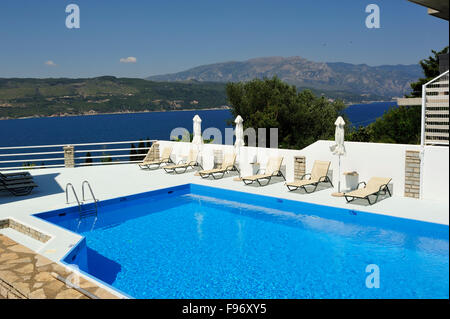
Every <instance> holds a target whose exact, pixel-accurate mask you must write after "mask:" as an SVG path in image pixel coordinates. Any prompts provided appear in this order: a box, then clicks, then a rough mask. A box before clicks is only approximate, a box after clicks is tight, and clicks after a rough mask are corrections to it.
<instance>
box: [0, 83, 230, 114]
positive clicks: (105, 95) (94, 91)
mask: <svg viewBox="0 0 450 319" xmlns="http://www.w3.org/2000/svg"><path fill="white" fill-rule="evenodd" d="M225 104H226V93H225V85H224V84H223V83H208V82H189V83H172V82H170V83H166V82H152V81H147V80H144V79H133V78H116V77H113V76H102V77H97V78H88V79H65V78H61V79H22V78H13V79H4V78H0V119H6V118H18V117H37V116H62V115H80V114H96V113H115V112H146V111H172V110H182V109H204V108H218V107H222V106H223V105H225Z"/></svg>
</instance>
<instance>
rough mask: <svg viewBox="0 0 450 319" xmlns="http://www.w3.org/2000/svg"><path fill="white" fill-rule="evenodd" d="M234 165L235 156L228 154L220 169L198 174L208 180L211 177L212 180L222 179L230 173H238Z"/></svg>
mask: <svg viewBox="0 0 450 319" xmlns="http://www.w3.org/2000/svg"><path fill="white" fill-rule="evenodd" d="M235 163H236V154H234V153H230V154H226V155H225V157H224V159H223V163H222V165H221V167H220V168H215V169H210V170H203V171H200V172H198V173H199V174H200V176H201V177H202V178H208V177H210V176H212V177H213V178H214V179H220V178H223V176H224V175H225V174H226V173H228V172H231V171H239V170H238V169H237V167H236V166H235Z"/></svg>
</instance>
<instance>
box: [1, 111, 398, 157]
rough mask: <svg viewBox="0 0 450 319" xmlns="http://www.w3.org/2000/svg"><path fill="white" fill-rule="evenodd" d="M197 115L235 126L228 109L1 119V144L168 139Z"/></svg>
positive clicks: (206, 122)
mask: <svg viewBox="0 0 450 319" xmlns="http://www.w3.org/2000/svg"><path fill="white" fill-rule="evenodd" d="M392 107H397V104H396V103H395V102H376V103H370V104H355V105H351V106H349V107H348V108H346V110H345V113H346V115H347V116H348V118H349V120H350V122H351V124H350V125H353V126H356V127H357V126H366V125H368V124H370V123H372V122H374V121H375V120H376V119H377V118H379V117H381V116H382V115H383V113H384V112H386V111H387V110H389V109H390V108H392ZM196 114H198V115H199V116H200V118H201V119H202V129H206V128H209V127H215V128H218V129H219V130H220V131H221V132H222V135H223V136H225V135H224V132H225V128H227V127H232V125H231V124H229V123H230V122H231V121H232V114H231V112H230V110H227V109H224V110H202V111H174V112H147V113H125V114H100V115H83V116H67V117H45V118H27V119H13V120H0V147H7V146H27V145H33V146H34V145H56V144H78V143H95V142H115V141H137V140H141V139H156V140H158V139H166V140H167V139H170V133H171V131H172V130H173V129H174V128H178V127H181V128H186V129H188V130H189V131H192V118H193V117H194V116H195V115H196ZM244 121H245V119H244ZM0 153H2V152H1V150H0Z"/></svg>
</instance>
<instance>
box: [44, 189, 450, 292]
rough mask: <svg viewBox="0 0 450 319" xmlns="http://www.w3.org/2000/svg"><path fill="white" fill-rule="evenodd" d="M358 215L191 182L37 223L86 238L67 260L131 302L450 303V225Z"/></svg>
mask: <svg viewBox="0 0 450 319" xmlns="http://www.w3.org/2000/svg"><path fill="white" fill-rule="evenodd" d="M352 208H355V207H354V206H349V209H339V208H333V207H327V206H320V205H314V204H308V203H303V202H297V201H290V200H282V199H278V198H274V197H267V196H261V195H254V194H248V193H242V192H236V191H231V190H223V189H219V188H212V187H206V186H200V185H195V184H188V185H181V186H177V187H173V188H169V189H161V190H157V191H152V192H148V193H143V194H137V195H132V196H127V197H121V198H117V199H112V200H107V201H102V202H99V212H98V218H97V219H95V218H94V217H89V218H86V219H83V220H81V222H80V221H79V220H78V210H77V208H76V207H71V208H67V209H63V210H57V211H52V212H47V213H41V214H37V215H35V216H37V217H39V218H42V219H44V220H46V221H49V222H52V223H54V224H56V225H59V226H61V227H64V228H66V229H68V230H70V231H73V232H76V233H79V234H81V235H82V236H84V238H83V240H82V241H81V242H80V243H79V245H78V246H77V247H74V248H73V249H72V250H71V251H70V252H69V253H68V254H67V255H66V256H65V257H64V260H63V261H64V262H65V263H68V264H76V265H78V266H79V267H80V269H81V270H82V271H84V272H86V273H87V274H89V275H91V276H94V277H96V278H98V279H100V280H102V281H103V282H105V283H107V284H109V285H111V286H112V287H114V288H115V289H118V290H120V291H122V292H124V293H125V294H128V295H129V296H132V297H134V298H448V297H449V241H448V239H449V227H448V226H445V225H438V224H432V223H425V222H419V221H413V220H406V219H401V218H394V217H389V216H382V215H376V214H370V213H364V212H360V211H356V210H352ZM374 267H375V268H374ZM374 276H377V278H376V279H374V278H375V277H374ZM368 278H371V279H372V280H369V279H368ZM378 278H379V281H377V280H378ZM367 281H369V286H371V284H372V286H373V284H374V283H378V282H379V288H368V286H367V285H366V282H367Z"/></svg>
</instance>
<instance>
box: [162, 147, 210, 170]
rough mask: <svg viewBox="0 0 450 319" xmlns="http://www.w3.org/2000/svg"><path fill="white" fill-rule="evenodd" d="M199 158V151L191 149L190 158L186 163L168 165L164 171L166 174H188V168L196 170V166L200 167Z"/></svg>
mask: <svg viewBox="0 0 450 319" xmlns="http://www.w3.org/2000/svg"><path fill="white" fill-rule="evenodd" d="M197 157H198V150H194V149H191V150H190V151H189V156H188V158H187V160H186V161H179V162H178V163H177V164H173V165H166V166H164V167H163V168H164V170H165V171H166V173H176V174H182V173H184V172H186V170H187V169H188V168H190V167H191V168H194V167H196V166H200V167H202V166H201V165H200V163H199V162H198V161H197Z"/></svg>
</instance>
